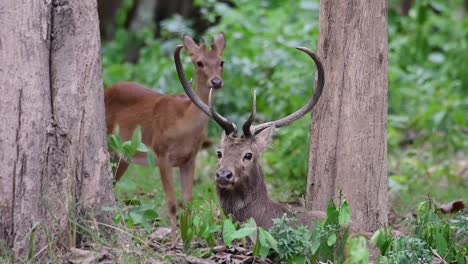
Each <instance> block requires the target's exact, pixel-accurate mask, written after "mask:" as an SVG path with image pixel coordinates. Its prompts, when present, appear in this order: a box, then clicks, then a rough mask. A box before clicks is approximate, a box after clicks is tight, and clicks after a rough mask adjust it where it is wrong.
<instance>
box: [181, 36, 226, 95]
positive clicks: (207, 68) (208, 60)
mask: <svg viewBox="0 0 468 264" xmlns="http://www.w3.org/2000/svg"><path fill="white" fill-rule="evenodd" d="M183 46H184V47H185V49H187V51H188V52H189V54H190V58H191V59H192V63H193V65H195V74H196V76H197V78H199V80H198V81H199V84H204V85H202V86H203V87H206V88H205V89H207V91H206V92H207V93H208V90H209V88H214V89H219V88H221V87H222V86H223V79H222V78H221V75H222V72H223V63H224V62H223V59H222V58H221V54H222V52H223V50H224V47H225V46H226V40H225V37H224V33H220V34H219V35H218V36H216V37H215V38H214V39H213V40H212V41H211V49H209V48H207V47H206V45H205V43H204V42H203V41H202V43H201V44H200V46H198V45H197V44H196V43H195V42H194V41H193V39H192V38H190V37H189V36H184V45H183Z"/></svg>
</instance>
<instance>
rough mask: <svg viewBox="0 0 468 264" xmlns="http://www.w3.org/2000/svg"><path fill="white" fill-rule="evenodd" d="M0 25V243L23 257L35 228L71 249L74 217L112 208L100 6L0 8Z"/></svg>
mask: <svg viewBox="0 0 468 264" xmlns="http://www.w3.org/2000/svg"><path fill="white" fill-rule="evenodd" d="M0 25H2V27H0V61H1V62H2V63H1V64H0V85H1V86H0V92H1V94H2V96H1V97H0V117H1V119H2V120H3V124H2V126H1V127H0V150H1V151H0V240H1V241H3V242H6V243H7V244H8V245H9V246H10V247H12V248H13V251H14V253H15V256H16V257H18V258H25V256H26V254H27V248H28V245H27V243H29V238H30V234H31V230H32V228H33V227H35V226H36V227H37V228H36V231H35V242H36V245H35V248H36V249H37V251H39V250H41V249H44V247H45V246H46V245H48V246H50V245H56V244H57V243H58V242H60V244H61V245H63V246H68V245H69V244H70V243H74V242H75V241H70V240H68V237H69V236H68V235H69V232H68V228H69V224H70V222H69V220H70V217H75V216H79V217H81V216H82V215H84V212H86V216H90V215H91V216H95V217H96V218H97V219H98V220H100V221H108V220H109V215H107V214H105V213H103V212H102V210H101V208H102V207H103V206H112V205H113V203H114V196H113V189H112V178H111V174H110V170H109V168H108V162H107V151H106V145H105V126H104V124H105V123H104V105H103V90H102V79H101V64H100V40H99V25H98V18H97V7H96V2H95V1H92V0H82V1H66V0H56V1H53V4H52V3H51V1H17V0H2V2H1V3H0ZM45 230H47V231H48V233H49V235H50V238H49V241H47V243H46V237H45V232H44V231H45ZM42 252H47V251H46V250H43V251H42ZM42 255H44V254H42ZM39 257H41V254H39Z"/></svg>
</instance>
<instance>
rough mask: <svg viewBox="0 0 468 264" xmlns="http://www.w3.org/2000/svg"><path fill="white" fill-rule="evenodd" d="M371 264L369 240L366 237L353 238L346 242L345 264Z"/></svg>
mask: <svg viewBox="0 0 468 264" xmlns="http://www.w3.org/2000/svg"><path fill="white" fill-rule="evenodd" d="M367 263H369V250H368V249H367V238H366V237H364V236H352V237H350V238H349V239H348V241H347V242H346V260H345V261H344V264H367Z"/></svg>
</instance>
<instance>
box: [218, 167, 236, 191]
mask: <svg viewBox="0 0 468 264" xmlns="http://www.w3.org/2000/svg"><path fill="white" fill-rule="evenodd" d="M232 180H233V174H232V171H230V170H227V169H220V170H218V171H217V172H216V183H217V184H218V185H219V186H221V187H223V186H228V185H230V184H231V183H232Z"/></svg>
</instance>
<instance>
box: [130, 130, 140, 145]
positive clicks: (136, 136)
mask: <svg viewBox="0 0 468 264" xmlns="http://www.w3.org/2000/svg"><path fill="white" fill-rule="evenodd" d="M140 143H141V127H140V126H137V127H136V128H135V130H134V131H133V135H132V141H131V144H132V147H133V148H134V149H135V151H136V150H137V149H138V147H139V146H140Z"/></svg>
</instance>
